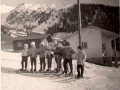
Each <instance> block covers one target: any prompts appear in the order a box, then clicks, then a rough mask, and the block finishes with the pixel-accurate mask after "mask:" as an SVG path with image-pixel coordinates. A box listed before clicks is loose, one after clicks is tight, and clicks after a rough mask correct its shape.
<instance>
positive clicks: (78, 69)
mask: <svg viewBox="0 0 120 90" xmlns="http://www.w3.org/2000/svg"><path fill="white" fill-rule="evenodd" d="M77 72H78V75H77V76H78V78H79V77H80V65H77Z"/></svg>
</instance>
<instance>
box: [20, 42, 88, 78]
mask: <svg viewBox="0 0 120 90" xmlns="http://www.w3.org/2000/svg"><path fill="white" fill-rule="evenodd" d="M39 46H40V47H39V48H38V49H37V48H36V46H35V42H31V48H30V49H28V44H24V49H23V50H22V62H21V64H22V68H21V69H20V70H22V71H23V70H24V62H25V71H27V62H28V57H29V56H30V62H31V69H30V71H31V72H34V71H36V57H37V55H39V57H40V69H39V72H51V66H52V59H53V57H54V59H55V63H56V67H54V72H56V73H59V72H61V74H65V75H72V74H73V64H72V61H73V54H76V55H75V57H74V59H75V60H77V72H78V75H77V76H76V77H77V78H80V77H83V72H84V64H85V60H86V54H85V52H84V51H83V50H82V47H81V46H78V47H76V48H78V52H77V53H76V52H75V51H74V50H73V49H72V48H71V47H70V43H69V42H67V41H65V42H63V43H60V42H57V43H55V44H54V48H51V47H50V46H49V45H48V47H45V46H44V45H43V44H42V43H40V45H39ZM46 59H47V70H46V69H45V67H46ZM62 59H63V62H62ZM68 63H69V67H70V71H69V73H68ZM33 66H34V68H33ZM62 67H63V69H62ZM80 69H81V70H80ZM80 71H81V73H80Z"/></svg>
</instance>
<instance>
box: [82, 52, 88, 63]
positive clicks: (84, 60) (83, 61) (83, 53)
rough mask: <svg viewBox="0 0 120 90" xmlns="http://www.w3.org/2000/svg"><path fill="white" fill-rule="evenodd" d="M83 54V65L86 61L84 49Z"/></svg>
mask: <svg viewBox="0 0 120 90" xmlns="http://www.w3.org/2000/svg"><path fill="white" fill-rule="evenodd" d="M83 54H84V59H83V65H85V61H86V59H87V57H86V53H85V52H84V51H83Z"/></svg>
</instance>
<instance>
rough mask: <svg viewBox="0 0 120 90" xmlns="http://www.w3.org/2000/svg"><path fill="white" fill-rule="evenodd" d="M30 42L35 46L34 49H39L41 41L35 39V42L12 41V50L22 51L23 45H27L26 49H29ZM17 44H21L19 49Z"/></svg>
mask: <svg viewBox="0 0 120 90" xmlns="http://www.w3.org/2000/svg"><path fill="white" fill-rule="evenodd" d="M32 41H34V42H35V44H36V47H37V48H39V44H40V42H41V40H40V39H35V40H17V41H14V42H13V49H14V50H22V49H23V46H24V44H25V43H26V44H28V48H30V47H31V46H30V45H31V42H32ZM19 42H21V43H22V46H21V47H18V43H19Z"/></svg>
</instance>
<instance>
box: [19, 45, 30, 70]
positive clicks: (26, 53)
mask: <svg viewBox="0 0 120 90" xmlns="http://www.w3.org/2000/svg"><path fill="white" fill-rule="evenodd" d="M28 56H29V50H28V44H24V49H23V50H22V62H21V64H22V68H21V69H20V70H21V71H23V69H24V62H25V71H26V70H27V62H28Z"/></svg>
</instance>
